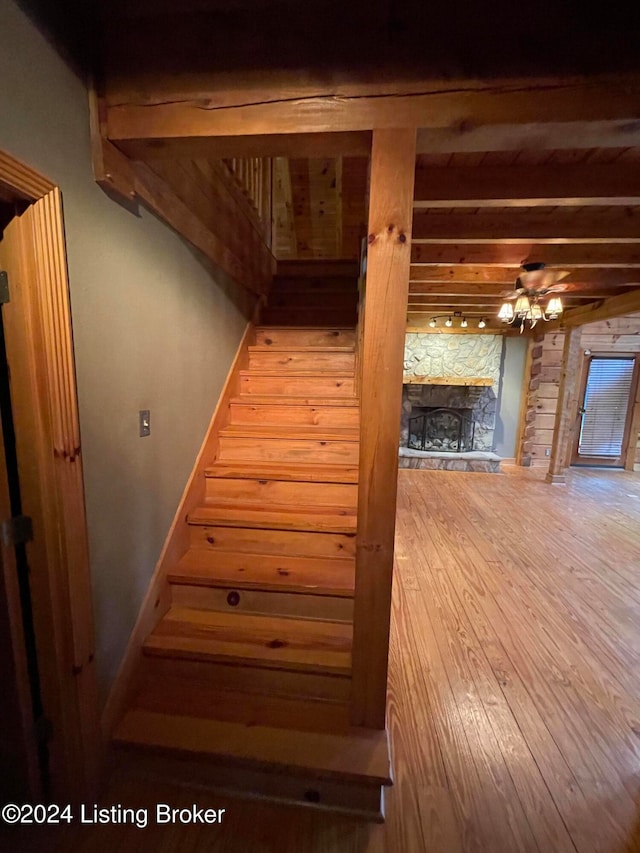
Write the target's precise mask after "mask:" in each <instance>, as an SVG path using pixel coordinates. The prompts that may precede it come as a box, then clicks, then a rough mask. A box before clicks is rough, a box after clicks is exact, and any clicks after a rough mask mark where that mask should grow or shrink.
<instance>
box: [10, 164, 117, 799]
mask: <svg viewBox="0 0 640 853" xmlns="http://www.w3.org/2000/svg"><path fill="white" fill-rule="evenodd" d="M0 182H1V183H2V184H4V186H5V187H7V188H8V189H9V190H11V191H12V192H13V194H15V196H17V197H19V198H20V199H21V200H23V201H24V202H26V204H27V205H28V206H29V208H30V210H31V212H32V217H30V221H31V223H32V224H31V226H30V227H27V226H24V227H23V228H22V230H21V232H20V233H21V241H20V242H21V244H22V245H21V247H20V253H21V265H20V269H21V270H24V273H23V276H22V277H23V281H22V282H21V283H20V284H21V287H20V307H19V312H20V314H19V318H20V319H19V326H20V343H21V345H22V349H21V356H23V357H24V363H25V365H26V368H25V369H26V370H28V373H29V376H30V380H31V381H29V382H26V383H16V385H18V384H19V385H20V387H19V388H16V389H15V394H16V398H17V400H16V402H17V409H18V410H22V411H23V412H27V413H29V419H30V433H31V436H32V437H33V438H34V439H35V440H33V441H32V442H31V443H30V447H29V450H30V454H29V466H30V468H31V469H32V471H33V472H34V474H35V476H31V477H29V482H28V483H27V488H29V483H31V487H30V488H31V492H32V494H31V495H27V498H28V499H30V500H31V506H32V507H35V510H33V511H32V510H31V509H30V514H33V512H35V515H36V517H34V519H33V522H34V529H37V530H39V531H40V533H41V541H40V542H39V543H38V548H39V549H40V551H41V552H42V553H43V554H44V558H45V560H46V563H44V564H43V561H42V560H41V561H40V563H41V568H42V571H33V570H32V571H31V573H30V585H31V587H32V594H33V596H34V599H37V601H38V607H37V609H36V610H35V612H34V628H35V635H36V645H37V651H38V667H39V671H40V679H41V687H42V696H43V703H44V707H45V713H46V715H47V718H48V719H49V721H50V723H51V730H52V733H53V737H52V739H51V742H50V751H51V765H52V776H51V787H50V796H51V798H52V799H53V800H54V801H58V802H65V801H74V800H75V801H80V800H85V801H87V800H88V799H91V798H92V797H93V795H94V794H95V791H96V788H97V784H98V778H99V772H100V766H101V762H102V741H101V737H100V728H99V714H98V697H97V679H96V665H95V656H94V647H95V644H94V636H93V614H92V596H91V578H90V569H89V546H88V535H87V526H86V513H85V501H84V480H83V471H82V455H81V444H80V427H79V419H78V405H77V394H76V375H75V362H74V353H73V338H72V330H71V311H70V303H69V281H68V275H67V262H66V245H65V235H64V220H63V209H62V195H61V192H60V189H59V187H57V186H56V185H55V184H54V183H52V182H51V181H49V180H48V179H47V178H45V177H43V176H42V175H41V174H39V173H38V172H36V171H35V170H34V169H32V168H31V167H29V166H27V165H25V164H24V163H22V162H20V161H19V160H17V159H15V158H14V157H12V156H10V155H8V154H6V153H5V152H3V151H0ZM9 287H10V291H11V282H10V283H9ZM13 392H14V389H13V388H12V404H13V405H15V403H14V401H13ZM19 429H20V424H19V423H16V431H18V430H19ZM33 484H37V485H33ZM36 491H37V492H38V494H37V495H36V494H35V492H36Z"/></svg>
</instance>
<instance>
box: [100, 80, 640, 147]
mask: <svg viewBox="0 0 640 853" xmlns="http://www.w3.org/2000/svg"><path fill="white" fill-rule="evenodd" d="M446 86H447V87H446V88H445V86H443V84H441V83H440V84H437V83H434V82H433V81H425V83H424V88H423V89H422V91H421V90H420V88H419V86H418V85H416V88H415V90H414V92H413V93H412V94H409V95H407V94H388V93H385V90H384V85H383V86H381V87H380V91H379V93H377V94H375V95H371V94H369V95H366V96H361V95H356V96H346V97H345V96H336V95H321V96H310V97H303V98H290V97H287V98H285V97H284V93H283V94H282V95H280V98H281V99H279V97H278V95H279V93H278V92H277V91H276V92H275V94H274V96H273V97H272V98H271V99H269V100H265V101H263V102H250V103H244V104H242V105H234V106H221V105H220V104H221V103H222V102H224V101H223V98H222V97H221V93H220V92H219V91H211V92H210V93H201V96H200V97H198V98H181V97H180V96H175V95H174V96H172V97H171V99H168V98H167V100H166V101H164V102H163V101H162V98H161V94H162V93H154V103H150V102H149V99H148V98H145V101H144V102H142V103H131V102H129V103H119V104H115V105H113V106H110V107H109V108H108V110H107V137H108V138H109V139H111V140H112V141H124V140H129V141H131V140H144V139H172V138H185V137H193V136H199V137H211V136H256V135H257V136H264V135H271V134H277V135H282V134H289V133H324V132H333V131H359V130H371V129H374V128H392V127H416V128H444V129H452V128H465V127H480V126H493V125H505V124H511V125H519V124H535V125H537V126H538V127H539V128H540V130H541V131H542V129H543V128H544V123H545V122H559V121H565V122H566V121H570V122H572V121H579V122H589V123H600V122H611V121H616V120H618V121H619V120H622V121H628V122H635V121H636V120H637V115H638V94H637V93H638V89H639V88H640V87H639V86H638V76H637V75H616V76H615V77H612V76H609V77H592V78H584V77H583V78H580V77H574V78H571V77H566V78H559V77H557V78H542V79H535V78H528V79H521V80H512V81H508V82H499V81H496V82H492V83H489V84H486V83H484V84H482V83H477V82H473V81H466V82H461V81H453V82H451V83H449V84H446ZM387 91H388V90H387ZM541 117H544V121H541V120H540V119H541Z"/></svg>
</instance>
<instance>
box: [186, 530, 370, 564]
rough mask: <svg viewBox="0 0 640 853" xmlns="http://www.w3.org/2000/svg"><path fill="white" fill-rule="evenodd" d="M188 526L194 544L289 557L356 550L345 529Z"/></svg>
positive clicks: (346, 553) (334, 554)
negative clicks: (303, 531)
mask: <svg viewBox="0 0 640 853" xmlns="http://www.w3.org/2000/svg"><path fill="white" fill-rule="evenodd" d="M189 529H190V538H191V545H192V547H194V548H204V549H211V550H215V551H233V552H236V553H240V554H281V555H284V556H289V557H296V556H297V557H355V553H356V537H355V536H354V535H349V534H346V533H302V532H299V531H295V530H254V529H248V528H247V529H244V528H241V527H218V526H215V525H208V526H200V525H190V528H189Z"/></svg>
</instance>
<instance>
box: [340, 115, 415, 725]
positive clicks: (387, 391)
mask: <svg viewBox="0 0 640 853" xmlns="http://www.w3.org/2000/svg"><path fill="white" fill-rule="evenodd" d="M415 159H416V133H415V130H406V129H393V130H374V132H373V147H372V153H371V187H370V201H369V229H368V238H367V241H368V245H369V248H368V256H367V275H366V293H367V304H366V310H365V313H364V329H363V334H362V341H361V352H360V369H361V386H360V400H361V404H360V405H361V427H360V479H359V487H358V534H357V544H356V586H355V612H354V638H353V677H352V697H351V710H352V722H353V724H354V725H359V726H367V727H370V728H384V723H385V704H386V691H387V657H388V651H389V620H390V611H391V580H392V574H393V539H394V533H395V523H396V519H395V515H396V491H397V480H398V439H399V433H400V408H401V404H402V373H403V369H402V368H403V359H404V341H405V331H406V319H407V301H408V291H409V266H410V261H411V221H412V213H413V184H414V176H415Z"/></svg>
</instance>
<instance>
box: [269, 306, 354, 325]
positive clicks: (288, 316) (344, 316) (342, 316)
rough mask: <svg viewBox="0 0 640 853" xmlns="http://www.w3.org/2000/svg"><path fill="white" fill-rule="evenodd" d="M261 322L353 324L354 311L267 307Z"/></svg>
mask: <svg viewBox="0 0 640 853" xmlns="http://www.w3.org/2000/svg"><path fill="white" fill-rule="evenodd" d="M262 322H263V323H264V324H265V325H267V326H280V325H282V326H306V325H308V326H355V324H356V311H355V309H354V310H353V311H348V310H346V309H338V308H328V309H325V308H311V309H309V308H267V309H266V311H265V312H264V314H263V317H262Z"/></svg>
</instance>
